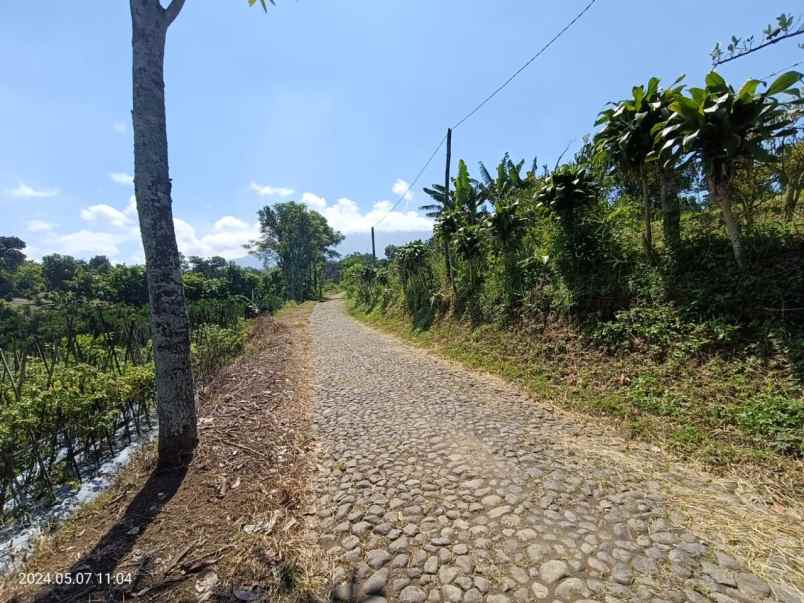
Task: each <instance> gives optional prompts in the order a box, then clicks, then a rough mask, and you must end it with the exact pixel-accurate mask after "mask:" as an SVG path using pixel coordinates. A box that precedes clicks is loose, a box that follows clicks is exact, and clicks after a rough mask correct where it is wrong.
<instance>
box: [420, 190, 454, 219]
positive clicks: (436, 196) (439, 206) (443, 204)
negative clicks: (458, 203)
mask: <svg viewBox="0 0 804 603" xmlns="http://www.w3.org/2000/svg"><path fill="white" fill-rule="evenodd" d="M422 190H423V191H424V192H425V193H427V194H428V195H429V196H430V197H431V198H432V199H433V201H434V203H427V204H426V205H421V206H419V209H420V210H421V211H423V212H424V214H425V215H426V216H427V217H428V218H438V217H440V216H441V214H442V212H443V211H444V210H445V209H448V208H450V207H452V194H450V195H449V196H448V195H446V194H445V193H444V185H443V184H434V185H433V186H432V187H430V188H428V187H426V186H425V187H423V189H422Z"/></svg>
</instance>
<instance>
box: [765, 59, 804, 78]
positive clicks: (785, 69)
mask: <svg viewBox="0 0 804 603" xmlns="http://www.w3.org/2000/svg"><path fill="white" fill-rule="evenodd" d="M799 65H804V61H799V62H798V63H793V64H792V65H789V66H787V67H785V68H783V69H780V70H779V71H774V72H773V73H770V74H768V75H766V76H765V77H764V78H763V79H766V80H768V79H770V78H772V77H774V76H776V75H780V74H782V73H784V72H785V71H789V70H791V69H793V68H794V67H798V66H799Z"/></svg>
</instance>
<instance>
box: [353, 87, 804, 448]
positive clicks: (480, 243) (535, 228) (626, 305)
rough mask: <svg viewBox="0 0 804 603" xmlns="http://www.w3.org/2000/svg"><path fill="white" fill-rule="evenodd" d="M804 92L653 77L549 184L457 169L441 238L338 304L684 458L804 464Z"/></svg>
mask: <svg viewBox="0 0 804 603" xmlns="http://www.w3.org/2000/svg"><path fill="white" fill-rule="evenodd" d="M801 77H802V76H801V74H799V73H796V72H790V73H785V74H784V75H782V76H780V77H779V78H778V79H776V80H775V81H773V82H772V83H770V84H766V83H764V82H760V81H756V80H752V81H749V82H747V83H746V84H745V85H743V86H742V87H741V88H739V89H734V88H733V87H732V86H730V85H729V84H728V83H727V82H725V81H724V80H723V78H722V77H720V76H719V75H718V74H717V73H714V72H713V73H710V74H709V75H708V76H707V77H706V81H705V85H704V86H703V87H701V88H696V87H692V88H689V89H686V88H685V87H684V85H683V83H682V80H681V79H679V80H678V81H676V82H674V83H673V84H672V85H671V86H669V87H668V88H662V87H661V85H660V82H659V81H658V80H657V79H652V80H651V81H650V82H649V83H648V84H647V85H641V86H636V87H634V88H633V90H632V91H631V94H630V95H629V96H628V97H627V98H626V99H624V100H622V101H618V102H615V103H611V104H610V106H608V107H606V108H604V110H603V111H602V112H601V113H600V115H599V116H598V120H597V125H599V126H600V129H599V131H598V133H597V134H596V135H595V136H594V138H591V139H589V138H587V139H586V140H585V144H584V145H583V147H582V148H581V150H580V151H579V152H578V153H577V154H576V156H575V157H574V159H573V160H572V161H570V162H568V163H565V164H563V165H556V166H555V167H554V169H552V170H548V169H547V167H546V166H545V167H544V168H543V169H541V170H540V169H538V166H537V165H536V164H535V162H534V165H532V167H531V169H530V170H529V171H527V172H525V173H523V169H524V162H519V163H514V162H513V161H512V160H511V159H510V158H509V157H508V156H507V155H506V156H505V157H504V158H503V160H502V161H501V162H500V163H499V165H498V166H497V171H496V173H495V174H493V175H492V174H491V173H489V172H488V170H487V169H486V168H485V166H483V164H482V163H481V164H480V171H479V176H480V178H479V180H476V179H473V178H472V177H471V176H470V173H469V170H468V168H467V166H466V164H465V163H464V162H463V161H460V162H459V167H458V174H457V176H456V177H455V178H454V179H453V181H452V185H453V186H451V187H450V191H449V192H448V194H445V193H446V191H445V190H444V187H443V186H441V185H434V186H433V187H432V188H429V189H425V190H426V192H428V193H429V194H430V196H431V197H432V199H433V201H432V203H431V204H430V205H427V206H425V207H423V209H424V210H426V211H427V212H428V213H429V214H430V215H431V216H433V217H435V218H436V229H435V233H434V237H433V238H432V239H430V240H428V241H416V242H412V243H409V244H407V245H404V246H402V247H396V248H392V249H389V250H388V251H387V253H388V255H387V257H386V259H384V260H381V261H378V262H373V261H371V259H370V258H365V257H356V256H355V257H348V258H344V260H343V261H342V264H343V281H342V282H343V286H344V288H345V289H346V291H347V293H348V295H349V296H350V298H351V299H352V300H353V303H354V304H355V306H356V307H357V308H358V309H359V310H360V311H361V312H364V313H366V312H367V313H370V314H371V313H373V314H371V315H373V316H374V317H375V318H376V319H377V320H385V321H386V322H387V317H389V316H394V315H395V314H396V315H397V316H402V315H403V316H405V317H407V318H408V319H409V320H410V321H411V323H412V326H413V327H414V328H415V329H417V330H418V332H419V333H423V332H424V333H428V332H429V333H430V335H429V337H436V336H437V337H442V338H445V339H449V341H448V342H447V343H448V345H450V346H451V347H452V349H453V351H455V355H456V356H458V357H462V358H464V359H467V360H470V361H473V362H476V364H478V365H480V366H487V367H489V366H493V367H494V368H498V369H500V370H502V371H503V372H506V373H507V374H511V375H513V376H516V377H517V378H520V379H522V380H524V381H526V382H528V383H529V384H530V385H532V386H533V387H534V388H535V389H536V390H538V391H540V392H542V393H545V394H547V395H549V396H550V397H551V398H553V399H557V400H563V401H565V402H566V403H567V404H568V405H569V406H572V407H576V408H582V409H583V410H584V411H587V412H596V413H598V412H603V413H608V414H614V415H616V416H618V417H620V418H622V419H624V420H625V421H627V423H628V425H629V426H630V427H631V428H632V429H633V430H635V431H637V432H648V431H653V432H656V431H661V432H662V434H663V435H666V436H667V438H668V441H669V442H670V443H672V444H674V445H676V446H677V447H678V448H680V449H683V450H685V451H690V452H695V451H699V450H701V449H705V448H706V449H707V450H708V452H707V454H708V455H709V456H710V457H718V458H714V459H710V460H715V461H724V462H725V461H729V460H732V461H733V460H735V458H736V457H734V456H732V457H729V458H722V457H724V456H728V455H729V454H732V453H733V454H735V455H737V456H740V454H741V453H737V452H734V449H731V450H732V452H731V453H728V452H725V451H726V448H724V447H720V448H712V447H711V446H710V444H711V443H712V442H713V441H716V440H721V441H726V442H729V443H730V444H732V443H733V444H736V448H741V447H742V448H741V449H742V450H746V449H751V450H753V451H754V453H756V454H759V455H762V454H765V452H763V451H775V452H779V453H783V454H789V455H794V456H799V457H800V456H801V455H802V454H804V397H803V396H802V379H803V378H804V307H803V306H804V234H803V233H802V225H804V220H802V211H801V208H800V207H799V204H798V201H799V198H800V194H801V189H802V186H804V161H802V159H803V158H804V141H802V136H801V129H800V127H799V124H800V117H801V91H800V90H799V89H797V88H796V86H797V85H798V84H799V83H800V81H801ZM428 330H429V331H428ZM434 334H436V335H434ZM450 338H451V339H450ZM712 436H714V437H712ZM752 454H753V453H752ZM740 458H742V457H740Z"/></svg>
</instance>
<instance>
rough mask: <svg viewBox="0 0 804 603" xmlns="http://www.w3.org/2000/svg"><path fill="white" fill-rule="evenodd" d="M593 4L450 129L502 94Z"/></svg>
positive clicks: (589, 5)
mask: <svg viewBox="0 0 804 603" xmlns="http://www.w3.org/2000/svg"><path fill="white" fill-rule="evenodd" d="M595 2H597V0H591V1H590V2H589V4H587V5H586V6H585V7H584V8H583V10H581V12H579V13H578V14H577V15H575V17H574V18H573V19H572V21H570V22H569V23H567V24H566V25H565V26H564V28H563V29H562V30H561V31H559V32H558V33H557V34H556V35H554V36H553V37H552V38H551V39H550V41H549V42H547V44H545V45H544V46H542V47H541V48H540V49H539V52H537V53H536V54H534V55H533V56H532V57H531V58H530V59H528V61H527V62H526V63H525V64H524V65H522V67H520V68H519V69H517V70H516V71H515V72H514V73H513V75H512V76H511V77H509V78H508V79H507V80H505V81H504V82H503V83H502V84H500V85H499V86H497V88H495V89H494V92H492V93H491V94H489V95H488V96H487V97H486V98H484V99H483V100H482V101H480V103H479V104H478V105H477V106H476V107H475V108H474V109H472V110H471V111H469V113H467V114H466V115H465V116H464V117H463V118H462V119H461V120H460V121H458V123H456V124H455V125H454V126H452V129H453V130H456V129H457V128H458V126H460V125H461V124H463V122H465V121H466V120H467V119H469V118H470V117H472V116H473V115H474V114H475V113H477V112H478V111H480V109H481V108H482V107H483V105H485V104H486V103H487V102H489V101H490V100H491V99H492V98H494V97H495V96H497V94H499V93H500V92H502V90H503V89H504V88H505V87H506V86H507V85H508V84H510V83H511V82H513V81H514V78H516V76H518V75H519V74H520V73H522V72H523V71H525V69H527V68H528V67H529V66H530V64H531V63H532V62H533V61H535V60H536V59H538V58H539V57H540V56H542V54H544V52H545V51H546V50H547V49H548V48H550V47H551V46H552V45H553V44H554V43H555V42H556V40H558V39H559V38H560V37H561V36H563V35H564V34H565V33H566V31H567V30H568V29H569V28H570V27H572V26H573V25H575V23H576V22H577V21H578V20H579V19H580V18H581V17H583V16H584V15H585V14H586V13H587V12H588V11H589V9H590V8H592V5H593V4H594V3H595Z"/></svg>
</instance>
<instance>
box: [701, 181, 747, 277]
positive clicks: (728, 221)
mask: <svg viewBox="0 0 804 603" xmlns="http://www.w3.org/2000/svg"><path fill="white" fill-rule="evenodd" d="M707 180H708V183H709V192H710V193H711V195H712V197H713V198H714V200H715V203H717V205H718V207H719V208H720V214H721V216H722V217H723V223H724V224H725V225H726V233H727V234H728V236H729V241H731V249H732V252H733V253H734V261H735V262H737V265H738V266H739V267H740V268H745V261H744V259H743V244H742V241H741V239H740V225H739V224H738V223H737V218H736V217H735V216H734V212H733V211H732V207H731V196H730V195H729V185H728V183H726V182H717V181H716V180H715V179H714V178H713V177H712V176H709V177H708V178H707Z"/></svg>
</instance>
